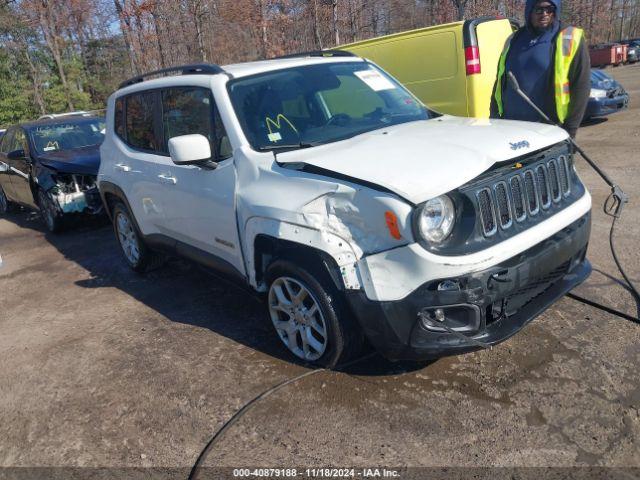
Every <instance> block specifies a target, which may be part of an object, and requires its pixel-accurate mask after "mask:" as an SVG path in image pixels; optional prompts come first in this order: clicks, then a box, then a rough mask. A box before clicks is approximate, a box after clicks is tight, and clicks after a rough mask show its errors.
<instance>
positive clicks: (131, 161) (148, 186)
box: [109, 90, 170, 235]
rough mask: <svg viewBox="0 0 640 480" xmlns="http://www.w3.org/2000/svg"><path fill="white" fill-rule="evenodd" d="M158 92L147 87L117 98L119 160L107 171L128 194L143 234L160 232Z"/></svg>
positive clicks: (116, 126)
mask: <svg viewBox="0 0 640 480" xmlns="http://www.w3.org/2000/svg"><path fill="white" fill-rule="evenodd" d="M158 96H159V91H158V90H147V91H141V92H136V93H132V94H130V95H127V96H125V97H121V98H119V99H116V108H115V112H114V114H115V119H114V121H115V128H114V130H115V132H116V137H117V138H118V144H119V145H118V147H119V150H120V152H119V155H118V156H119V159H118V161H116V162H114V163H113V165H112V166H111V168H113V171H112V172H110V173H109V175H111V176H112V177H113V178H115V179H116V181H117V183H118V185H120V187H121V188H122V189H123V191H125V192H126V194H127V200H128V202H129V205H130V207H131V209H132V210H133V214H134V216H135V218H136V221H137V223H138V225H139V227H140V229H141V230H142V233H143V234H145V235H150V234H156V233H165V232H164V231H163V225H164V212H163V200H162V196H163V194H164V193H163V189H164V188H165V186H164V185H163V184H161V182H160V179H159V177H158V176H159V175H160V165H162V164H166V163H167V162H168V161H170V160H169V159H167V158H166V156H164V154H163V153H162V148H161V140H160V134H159V128H160V126H159V124H158V115H157V113H158V108H159V102H158Z"/></svg>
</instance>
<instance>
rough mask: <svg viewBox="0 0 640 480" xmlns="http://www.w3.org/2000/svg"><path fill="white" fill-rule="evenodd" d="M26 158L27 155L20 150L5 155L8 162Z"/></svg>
mask: <svg viewBox="0 0 640 480" xmlns="http://www.w3.org/2000/svg"><path fill="white" fill-rule="evenodd" d="M26 156H27V154H26V153H25V151H24V150H22V149H20V150H14V151H13V152H9V153H7V158H8V159H9V160H22V159H23V158H25V157H26Z"/></svg>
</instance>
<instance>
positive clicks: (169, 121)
mask: <svg viewBox="0 0 640 480" xmlns="http://www.w3.org/2000/svg"><path fill="white" fill-rule="evenodd" d="M214 110H215V126H213V127H212V124H213V122H214ZM162 125H163V128H164V142H165V143H164V147H165V151H168V142H169V139H170V138H173V137H178V136H180V135H191V134H200V135H204V136H205V137H207V138H208V139H209V142H211V146H212V150H213V151H214V152H217V154H218V157H217V158H219V159H223V158H228V157H230V156H231V146H230V144H229V138H228V137H227V133H226V131H225V129H224V125H223V124H222V120H221V119H220V115H219V114H218V112H217V109H215V108H214V102H213V97H212V95H211V92H210V91H209V90H208V89H205V88H197V87H181V88H172V89H169V90H165V91H163V92H162Z"/></svg>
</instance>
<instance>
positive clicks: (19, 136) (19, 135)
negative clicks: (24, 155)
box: [11, 128, 29, 152]
mask: <svg viewBox="0 0 640 480" xmlns="http://www.w3.org/2000/svg"><path fill="white" fill-rule="evenodd" d="M11 150H24V151H25V152H27V151H29V148H28V147H27V137H26V136H25V134H24V130H22V129H21V128H18V129H17V130H16V133H15V136H14V137H13V148H12V149H11Z"/></svg>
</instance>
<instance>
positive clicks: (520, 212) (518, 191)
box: [509, 175, 527, 222]
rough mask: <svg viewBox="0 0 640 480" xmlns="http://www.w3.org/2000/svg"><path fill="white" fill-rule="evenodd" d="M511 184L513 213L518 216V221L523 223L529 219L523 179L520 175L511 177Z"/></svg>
mask: <svg viewBox="0 0 640 480" xmlns="http://www.w3.org/2000/svg"><path fill="white" fill-rule="evenodd" d="M509 183H510V184H511V198H513V213H514V214H515V216H516V220H517V221H518V222H521V221H522V220H524V219H525V218H526V217H527V206H526V204H525V200H524V190H523V189H522V178H521V177H520V176H519V175H517V176H515V177H511V179H510V180H509Z"/></svg>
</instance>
